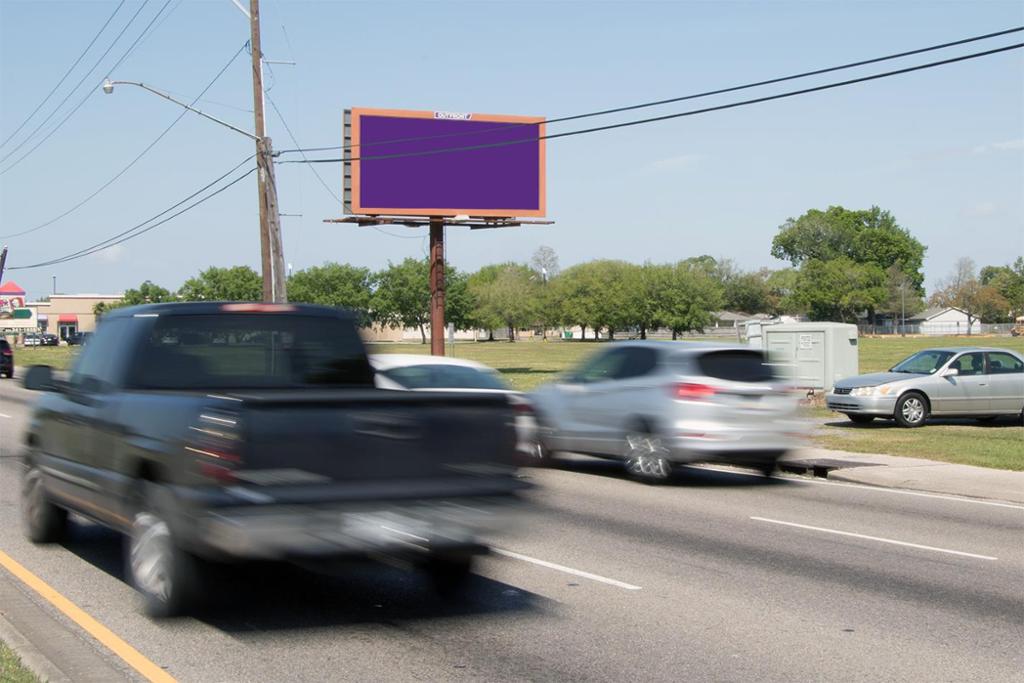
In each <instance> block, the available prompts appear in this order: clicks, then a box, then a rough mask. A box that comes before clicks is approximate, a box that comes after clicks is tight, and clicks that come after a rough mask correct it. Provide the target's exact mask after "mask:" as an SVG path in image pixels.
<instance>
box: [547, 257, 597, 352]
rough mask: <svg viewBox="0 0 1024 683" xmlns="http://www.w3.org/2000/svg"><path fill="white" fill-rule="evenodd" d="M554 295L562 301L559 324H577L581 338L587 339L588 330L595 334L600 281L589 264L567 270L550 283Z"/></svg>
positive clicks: (581, 264)
mask: <svg viewBox="0 0 1024 683" xmlns="http://www.w3.org/2000/svg"><path fill="white" fill-rule="evenodd" d="M551 285H552V286H553V289H554V296H555V297H556V298H557V299H558V300H559V301H561V304H562V305H561V315H562V319H561V322H563V323H565V324H567V325H579V326H580V329H581V330H582V333H581V335H580V339H581V340H582V339H585V338H586V336H587V328H588V327H592V328H594V329H595V331H596V330H597V329H598V327H599V326H600V323H599V319H600V308H601V304H600V298H601V290H602V287H601V282H600V278H599V277H598V275H597V271H596V270H595V269H594V268H593V267H592V262H591V263H580V264H578V265H575V266H572V267H571V268H566V269H565V270H564V271H562V273H561V275H559V276H558V278H557V279H556V280H555V281H554V282H553V283H551Z"/></svg>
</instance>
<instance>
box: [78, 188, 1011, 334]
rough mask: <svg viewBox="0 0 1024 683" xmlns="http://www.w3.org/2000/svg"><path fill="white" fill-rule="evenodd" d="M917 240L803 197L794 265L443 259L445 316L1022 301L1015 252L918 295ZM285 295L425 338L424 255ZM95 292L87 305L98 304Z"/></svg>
mask: <svg viewBox="0 0 1024 683" xmlns="http://www.w3.org/2000/svg"><path fill="white" fill-rule="evenodd" d="M925 250H926V247H925V246H924V245H923V244H921V243H920V242H919V241H918V240H917V239H916V238H914V237H913V236H912V235H911V233H910V232H909V231H908V230H907V229H905V228H903V227H901V226H900V225H899V224H898V223H897V222H896V220H895V218H894V217H893V216H892V215H891V214H890V213H889V212H888V211H883V210H881V209H879V208H878V207H872V208H871V209H867V210H849V209H845V208H843V207H829V208H828V209H826V210H824V211H822V210H818V209H812V210H810V211H808V212H807V213H805V214H803V215H802V216H800V217H799V218H795V219H793V218H791V219H789V220H787V221H786V222H785V223H783V224H782V225H781V226H779V229H778V232H777V234H776V235H775V238H774V240H773V242H772V249H771V253H772V255H773V256H775V257H776V258H779V259H782V260H786V261H789V262H790V263H791V264H792V266H791V267H787V268H782V269H779V270H770V269H767V268H762V269H759V270H754V271H745V270H742V269H740V268H739V267H737V266H736V264H735V263H734V262H733V261H731V260H729V259H716V258H713V257H711V256H708V255H701V256H693V257H689V258H685V259H681V260H678V261H674V262H669V263H654V262H646V263H643V264H634V263H628V262H626V261H621V260H613V259H597V260H593V261H588V262H585V263H580V264H577V265H574V266H572V267H569V268H566V269H564V270H562V269H561V268H560V267H559V263H558V257H557V254H555V252H554V251H553V250H552V249H551V248H549V247H541V248H540V249H538V250H537V252H536V253H535V254H534V256H533V258H532V259H531V261H530V263H517V262H511V261H509V262H504V263H497V264H491V265H487V266H484V267H482V268H480V269H479V270H477V271H475V272H463V271H461V270H459V269H457V268H454V267H452V266H448V268H447V271H446V318H447V320H448V322H451V323H454V325H455V326H456V327H457V328H458V329H480V330H489V331H491V334H492V337H493V333H494V332H495V331H497V330H504V331H506V332H507V335H508V337H509V338H510V339H513V338H514V337H515V332H516V330H518V329H524V328H531V327H532V328H545V329H546V328H552V327H558V326H579V327H580V328H582V330H583V332H584V334H585V333H586V331H587V330H588V329H589V330H603V331H605V332H606V334H607V336H608V337H609V338H614V337H615V335H616V334H620V333H624V332H626V331H629V332H630V333H635V334H638V335H639V336H640V337H646V335H647V332H648V331H650V330H654V329H667V330H670V331H671V332H672V334H673V337H675V336H677V335H680V334H684V333H687V332H695V331H696V332H699V331H703V330H704V329H705V328H706V327H708V326H709V325H711V324H712V322H713V320H714V312H716V311H720V310H729V311H736V312H743V313H749V314H754V313H766V314H771V315H783V314H794V315H797V314H799V315H806V316H807V317H809V318H810V319H811V320H836V321H845V322H852V321H855V320H857V319H858V318H859V317H860V316H862V315H866V316H867V318H868V319H869V320H870V321H872V322H873V321H874V320H875V318H876V317H877V316H879V315H892V316H899V315H901V314H902V313H903V312H904V311H905V312H906V314H907V315H908V316H909V315H911V314H913V313H916V312H918V311H920V310H921V309H923V308H924V307H925V305H926V302H927V303H931V304H932V305H942V306H947V305H950V306H956V307H958V308H961V309H963V310H965V311H966V312H967V313H968V315H969V316H972V317H973V318H981V319H983V320H986V321H988V322H997V321H1001V320H1005V319H1007V318H1012V316H1013V315H1014V314H1015V313H1016V314H1017V315H1019V314H1021V313H1024V259H1022V258H1017V260H1016V261H1015V262H1014V263H1013V264H1012V265H1007V266H986V267H985V268H982V269H981V271H980V273H978V272H977V270H976V267H975V265H974V263H973V261H970V259H965V260H961V262H959V263H958V264H957V268H956V270H955V272H954V273H953V274H951V275H950V276H949V277H948V278H946V279H945V280H943V281H942V282H941V283H940V287H939V288H938V289H937V290H936V291H935V292H934V293H933V294H932V296H931V298H930V299H927V300H926V298H925V290H924V275H923V273H922V265H923V259H924V254H925ZM288 293H289V299H290V300H291V301H294V302H301V303H312V304H321V305H327V306H342V307H345V308H349V309H351V310H353V311H354V312H355V313H356V314H357V315H358V316H359V321H360V323H361V324H362V325H363V326H369V325H372V324H379V325H382V326H389V327H403V328H415V329H418V330H419V331H420V334H421V339H422V340H423V341H425V340H426V327H427V325H428V323H429V320H430V288H429V264H428V262H427V260H426V259H416V258H406V259H405V260H403V261H400V262H398V263H389V264H388V266H387V267H386V268H383V269H382V270H379V271H371V270H370V269H368V268H363V267H360V266H354V265H350V264H345V263H331V262H328V263H324V264H323V265H320V266H313V267H311V268H307V269H305V270H300V271H297V272H295V273H293V274H292V275H291V276H290V277H289V279H288ZM261 297H262V285H261V279H260V276H259V274H258V273H256V272H255V271H254V270H253V269H252V268H249V267H248V266H235V267H231V268H218V267H211V268H208V269H206V270H204V271H202V272H200V273H199V274H198V275H197V276H195V277H192V278H189V279H188V280H186V281H185V283H184V284H183V285H182V286H181V287H180V288H179V289H178V290H177V291H170V290H168V289H166V288H164V287H160V286H159V285H156V284H154V283H152V282H150V281H146V282H144V283H142V285H140V286H139V287H138V288H135V289H129V290H127V291H126V292H125V295H124V301H123V302H122V304H121V305H134V304H141V303H150V302H161V301H203V300H205V301H258V300H259V299H260V298H261ZM108 309H109V306H108V305H106V304H98V305H97V310H96V312H97V313H98V314H102V313H103V312H104V310H108Z"/></svg>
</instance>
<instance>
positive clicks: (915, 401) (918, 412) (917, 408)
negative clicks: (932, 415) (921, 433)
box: [893, 393, 928, 427]
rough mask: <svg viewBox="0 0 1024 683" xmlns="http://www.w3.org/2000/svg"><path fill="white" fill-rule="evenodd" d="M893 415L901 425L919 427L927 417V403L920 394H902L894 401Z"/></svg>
mask: <svg viewBox="0 0 1024 683" xmlns="http://www.w3.org/2000/svg"><path fill="white" fill-rule="evenodd" d="M893 417H895V418H896V422H897V424H899V425H900V426H901V427H920V426H921V425H923V424H924V422H925V419H927V417H928V403H927V401H926V400H925V398H924V396H922V395H921V394H916V393H909V394H904V395H903V396H901V397H900V400H898V401H896V412H895V414H894V416H893Z"/></svg>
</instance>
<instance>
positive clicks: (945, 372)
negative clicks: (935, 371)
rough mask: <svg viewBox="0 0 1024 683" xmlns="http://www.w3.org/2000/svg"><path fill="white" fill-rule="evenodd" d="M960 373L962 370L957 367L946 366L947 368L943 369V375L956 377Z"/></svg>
mask: <svg viewBox="0 0 1024 683" xmlns="http://www.w3.org/2000/svg"><path fill="white" fill-rule="evenodd" d="M959 374H960V371H959V370H957V369H956V368H946V369H945V370H943V371H942V376H943V377H956V376H957V375H959Z"/></svg>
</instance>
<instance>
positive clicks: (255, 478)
mask: <svg viewBox="0 0 1024 683" xmlns="http://www.w3.org/2000/svg"><path fill="white" fill-rule="evenodd" d="M236 398H238V399H241V401H242V411H241V418H242V424H243V430H244V432H243V433H244V443H245V445H244V447H243V453H242V456H243V458H242V465H241V469H242V470H244V472H241V473H240V474H242V477H243V478H248V479H249V480H250V481H251V482H252V483H260V471H261V470H273V471H275V472H282V471H284V472H290V473H291V476H293V477H295V478H296V481H294V482H288V483H301V480H302V478H303V477H306V478H307V480H308V483H317V482H319V483H326V482H327V480H330V481H332V482H335V483H346V482H353V481H364V482H365V481H367V480H375V479H388V480H392V481H394V480H396V479H414V480H415V479H423V478H434V477H444V478H450V477H453V476H456V477H457V476H459V475H463V474H484V473H486V472H487V470H488V469H489V468H488V467H487V466H488V465H508V464H510V463H511V462H512V459H513V457H514V449H515V440H516V437H515V429H514V423H513V420H514V416H513V413H512V409H511V407H510V406H509V404H508V402H507V399H506V398H505V397H504V396H485V395H480V394H467V395H462V394H452V393H437V394H434V393H422V392H417V393H411V392H390V391H383V390H377V389H368V390H356V391H352V390H347V391H338V392H330V391H302V392H267V393H260V394H248V395H245V394H243V395H238V396H237V397H236ZM267 474H268V475H270V473H269V472H268V473H267ZM285 476H288V475H285ZM266 483H267V484H283V483H286V482H285V481H280V480H279V479H276V478H275V476H272V475H271V476H268V477H267V480H266Z"/></svg>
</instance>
